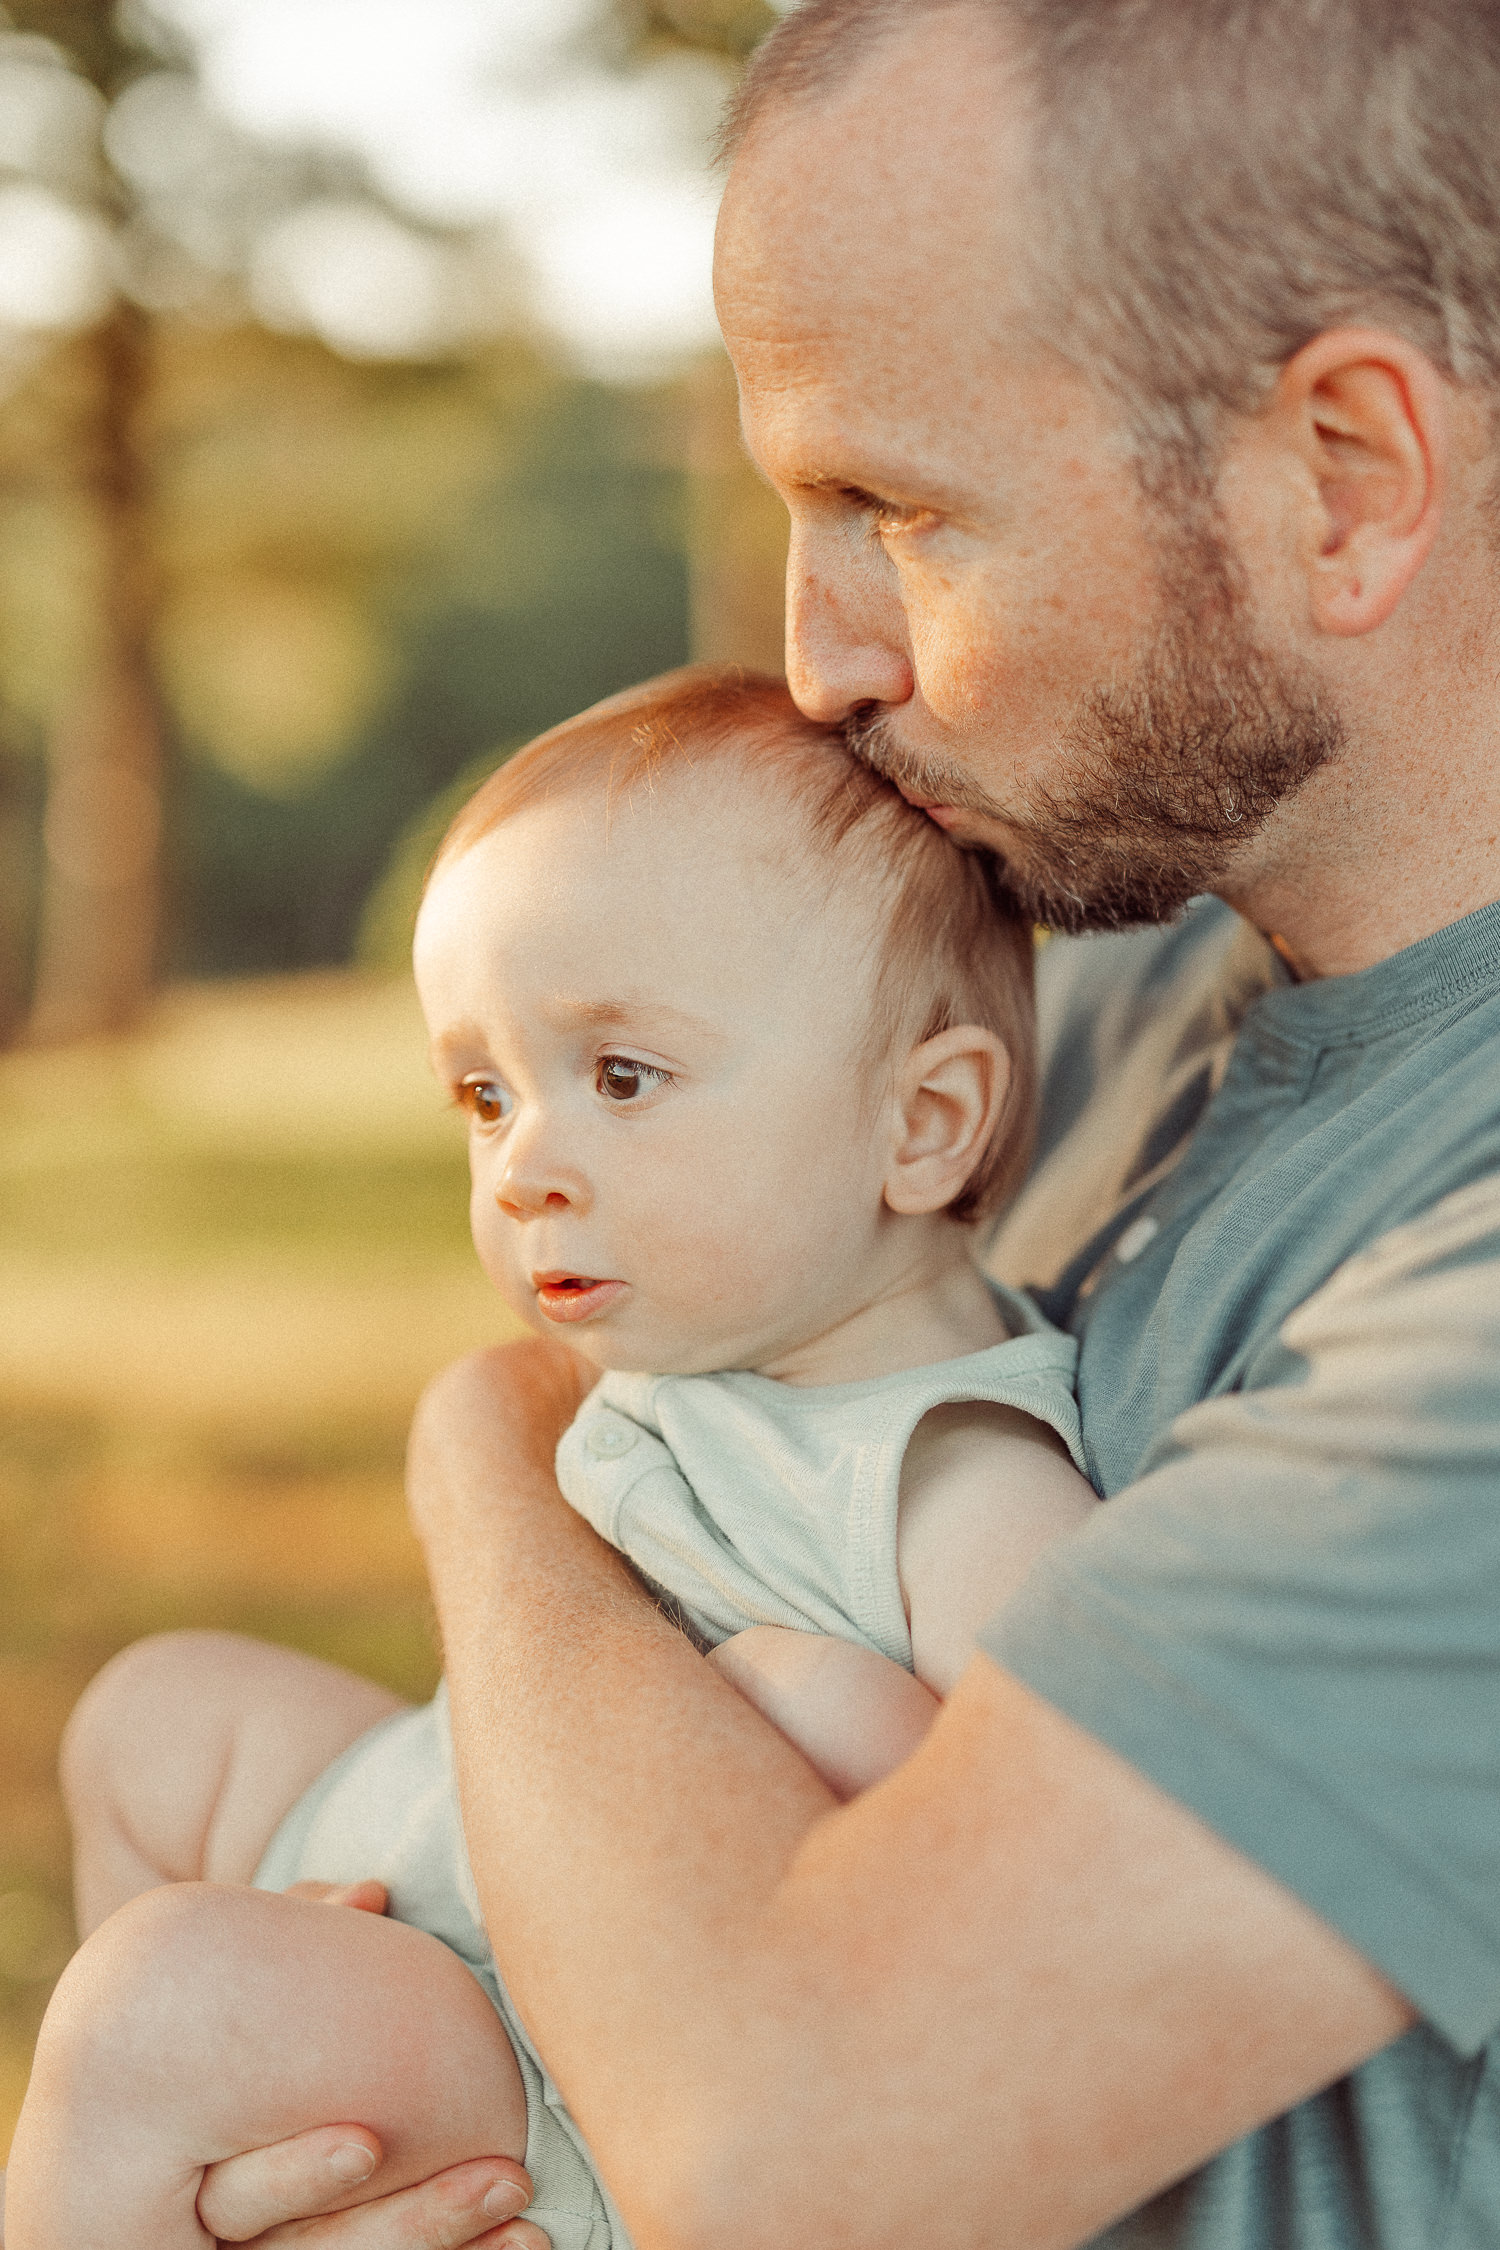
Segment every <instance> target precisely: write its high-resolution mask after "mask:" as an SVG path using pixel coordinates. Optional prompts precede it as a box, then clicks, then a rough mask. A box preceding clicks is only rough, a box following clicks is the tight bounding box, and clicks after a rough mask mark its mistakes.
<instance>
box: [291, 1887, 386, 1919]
mask: <svg viewBox="0 0 1500 2250" xmlns="http://www.w3.org/2000/svg"><path fill="white" fill-rule="evenodd" d="M286 1895H287V1897H288V1898H310V1899H311V1900H312V1901H313V1903H314V1905H317V1906H352V1907H353V1908H354V1910H355V1912H356V1913H358V1914H384V1912H385V1910H386V1908H387V1906H388V1905H389V1904H390V1901H389V1899H388V1898H387V1896H386V1888H385V1885H384V1883H374V1882H364V1883H288V1885H287V1887H286Z"/></svg>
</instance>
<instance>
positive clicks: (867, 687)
mask: <svg viewBox="0 0 1500 2250" xmlns="http://www.w3.org/2000/svg"><path fill="white" fill-rule="evenodd" d="M852 547H853V541H852V539H851V537H850V536H849V535H848V534H843V535H840V534H833V535H831V536H829V535H825V536H822V537H819V536H817V535H815V534H809V533H800V534H799V532H798V531H797V530H796V529H795V528H794V530H793V532H792V539H791V545H790V547H789V549H788V552H787V566H786V677H787V685H788V687H789V688H790V689H791V691H792V696H793V699H794V700H795V702H796V704H797V707H798V709H799V710H800V711H804V712H805V713H806V714H807V716H808V718H810V719H817V720H820V721H821V722H822V723H823V724H824V725H825V726H837V725H838V724H839V723H840V721H842V720H844V719H847V718H848V717H849V716H850V714H851V713H852V712H854V711H857V710H860V709H862V708H864V707H866V706H868V705H869V704H872V703H875V704H883V705H899V704H902V703H906V702H909V701H910V698H911V695H912V690H913V685H914V682H913V677H912V668H911V658H910V655H909V653H908V649H907V641H906V620H905V617H904V615H903V614H902V610H901V605H900V602H899V600H898V599H897V598H896V595H895V593H894V591H893V590H892V589H891V588H890V587H888V586H886V585H885V584H883V583H882V576H883V573H884V571H885V570H886V569H887V568H888V566H887V565H886V564H885V563H884V561H883V558H879V557H875V556H870V555H868V554H865V555H856V554H855V553H854V552H853V551H852Z"/></svg>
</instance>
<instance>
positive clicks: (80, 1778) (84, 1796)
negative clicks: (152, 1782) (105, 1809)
mask: <svg viewBox="0 0 1500 2250" xmlns="http://www.w3.org/2000/svg"><path fill="white" fill-rule="evenodd" d="M237 1645H238V1636H237V1635H235V1634H233V1633H204V1632H181V1633H155V1634H153V1635H152V1636H151V1638H150V1639H149V1640H144V1641H132V1643H131V1644H130V1646H129V1647H128V1648H122V1649H121V1650H120V1652H119V1654H118V1655H117V1656H112V1657H111V1658H110V1660H109V1662H108V1663H107V1664H106V1665H105V1667H104V1669H103V1670H102V1671H101V1672H96V1673H95V1675H94V1677H93V1679H92V1680H91V1681H90V1682H89V1684H88V1686H87V1687H86V1688H85V1689H84V1691H83V1694H82V1695H81V1696H80V1698H79V1700H78V1702H77V1704H76V1705H75V1706H74V1709H73V1712H72V1716H71V1717H70V1718H69V1720H68V1723H67V1726H66V1728H65V1729H64V1731H63V1739H62V1753H61V1759H60V1766H61V1774H62V1786H63V1795H64V1797H65V1799H66V1801H67V1804H68V1808H69V1810H70V1812H71V1813H72V1814H73V1815H74V1818H75V1821H76V1818H77V1816H78V1814H79V1812H80V1811H82V1810H85V1809H87V1808H88V1807H89V1806H91V1805H93V1804H94V1803H96V1802H97V1801H98V1800H99V1799H100V1797H103V1796H109V1795H112V1794H114V1793H115V1792H116V1791H117V1789H118V1787H119V1784H120V1782H121V1779H122V1777H124V1776H126V1775H128V1774H129V1772H130V1771H131V1770H132V1768H133V1766H134V1764H135V1762H136V1761H137V1760H138V1759H139V1758H142V1757H145V1758H149V1759H153V1760H155V1759H159V1758H160V1756H161V1750H162V1745H163V1743H164V1742H172V1741H174V1740H180V1737H181V1730H182V1727H183V1725H184V1723H185V1721H186V1720H188V1719H190V1718H191V1715H192V1714H194V1713H199V1714H201V1713H202V1711H203V1710H204V1708H205V1699H204V1694H203V1690H204V1688H205V1687H206V1685H207V1684H208V1682H209V1681H210V1680H212V1679H214V1678H216V1677H217V1676H218V1674H219V1673H220V1672H221V1671H222V1668H223V1665H224V1662H225V1658H226V1655H227V1653H228V1652H230V1651H232V1650H233V1649H234V1648H235V1647H236V1646H237Z"/></svg>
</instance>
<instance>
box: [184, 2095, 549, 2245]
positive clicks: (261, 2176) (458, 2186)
mask: <svg viewBox="0 0 1500 2250" xmlns="http://www.w3.org/2000/svg"><path fill="white" fill-rule="evenodd" d="M381 2153H382V2152H381V2147H380V2142H379V2140H378V2139H377V2138H376V2136H375V2134H374V2133H372V2132H370V2131H369V2130H368V2129H367V2128H366V2127H365V2126H363V2125H325V2126H319V2127H318V2128H317V2129H316V2130H315V2131H313V2132H310V2133H301V2134H299V2135H298V2136H297V2137H296V2138H295V2139H293V2140H287V2141H279V2142H277V2143H276V2144H275V2145H274V2146H273V2147H270V2148H261V2149H251V2150H249V2151H248V2152H247V2153H246V2154H245V2155H243V2156H236V2157H231V2158H229V2159H228V2160H227V2161H226V2162H225V2163H223V2164H214V2165H210V2167H209V2168H208V2170H207V2171H206V2172H205V2173H204V2175H203V2183H202V2186H201V2187H200V2189H199V2192H198V2216H199V2218H200V2219H201V2220H202V2222H203V2224H204V2226H205V2227H206V2228H207V2229H208V2231H209V2232H210V2234H212V2235H213V2236H215V2238H216V2239H217V2240H218V2241H220V2242H254V2243H256V2244H259V2245H263V2250H281V2246H285V2250H292V2246H293V2245H294V2244H296V2245H300V2246H301V2250H470V2246H475V2250H477V2246H478V2245H479V2244H481V2243H482V2244H484V2245H485V2246H486V2250H488V2246H489V2245H491V2244H494V2245H500V2244H505V2245H506V2246H507V2250H547V2238H546V2236H545V2235H544V2234H542V2233H541V2232H540V2230H539V2229H537V2228H536V2227H533V2226H531V2225H530V2224H527V2225H525V2227H524V2229H516V2228H513V2227H510V2226H506V2225H505V2224H504V2222H505V2221H507V2220H509V2219H511V2218H512V2217H513V2216H514V2214H515V2213H516V2212H518V2211H522V2210H524V2209H525V2207H526V2205H527V2203H529V2202H530V2200H531V2182H530V2180H529V2179H528V2178H527V2175H526V2173H525V2172H524V2171H523V2170H522V2168H521V2166H520V2165H519V2164H513V2163H511V2162H509V2160H508V2159H506V2158H504V2157H485V2158H482V2159H479V2160H478V2161H476V2162H474V2163H471V2164H460V2165H456V2166H455V2167H454V2168H453V2169H452V2170H451V2171H448V2172H442V2173H439V2174H438V2175H437V2176H436V2177H435V2178H434V2179H431V2180H425V2181H423V2182H422V2183H421V2184H420V2185H419V2186H417V2187H413V2188H406V2189H404V2190H402V2191H401V2192H399V2193H397V2194H394V2195H389V2196H384V2197H382V2198H381V2199H380V2200H379V2201H378V2202H374V2203H362V2204H360V2205H359V2206H357V2208H355V2209H353V2210H347V2209H345V2210H338V2209H332V2210H331V2209H330V2207H331V2206H336V2205H340V2204H347V2203H348V2200H349V2196H350V2194H351V2192H352V2191H354V2190H357V2189H358V2188H360V2187H361V2186H364V2185H365V2184H366V2183H367V2182H369V2181H370V2180H371V2179H372V2178H373V2176H374V2173H375V2170H376V2167H377V2165H378V2164H379V2162H380V2159H381Z"/></svg>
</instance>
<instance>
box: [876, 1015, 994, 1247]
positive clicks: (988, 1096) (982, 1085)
mask: <svg viewBox="0 0 1500 2250" xmlns="http://www.w3.org/2000/svg"><path fill="white" fill-rule="evenodd" d="M1009 1090H1010V1057H1009V1055H1007V1053H1006V1052H1005V1049H1004V1047H1003V1046H1002V1045H1001V1043H1000V1041H999V1040H998V1039H997V1038H996V1037H995V1034H994V1033H993V1032H992V1031H982V1030H981V1029H980V1028H979V1026H978V1025H977V1024H972V1023H965V1024H958V1025H955V1027H954V1028H953V1029H952V1030H951V1031H940V1032H938V1034H937V1036H936V1037H935V1038H933V1039H924V1040H923V1041H922V1044H921V1045H920V1046H919V1047H913V1049H912V1051H911V1053H910V1054H909V1055H908V1056H907V1058H906V1065H905V1068H904V1069H903V1070H902V1072H901V1075H900V1077H899V1079H898V1080H897V1083H896V1091H895V1096H894V1101H893V1104H892V1124H893V1131H892V1140H891V1161H890V1165H889V1167H888V1169H887V1172H886V1176H885V1200H886V1204H887V1206H888V1208H889V1209H890V1210H892V1211H899V1212H901V1213H902V1214H904V1215H914V1214H919V1213H921V1212H924V1211H941V1210H943V1209H944V1208H945V1207H946V1206H947V1205H948V1204H950V1203H952V1202H953V1200H954V1199H955V1197H956V1196H958V1195H961V1194H962V1192H963V1189H964V1185H965V1183H966V1181H967V1180H968V1179H969V1176H970V1174H971V1173H972V1172H973V1171H974V1168H975V1166H976V1165H977V1164H978V1162H979V1160H980V1158H981V1157H982V1156H983V1154H984V1152H985V1150H986V1149H987V1148H988V1146H989V1143H990V1136H991V1135H992V1134H993V1132H994V1130H995V1126H996V1124H997V1122H998V1120H999V1117H1000V1112H1001V1110H1002V1109H1003V1108H1004V1106H1005V1097H1006V1094H1007V1093H1008V1092H1009Z"/></svg>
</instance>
